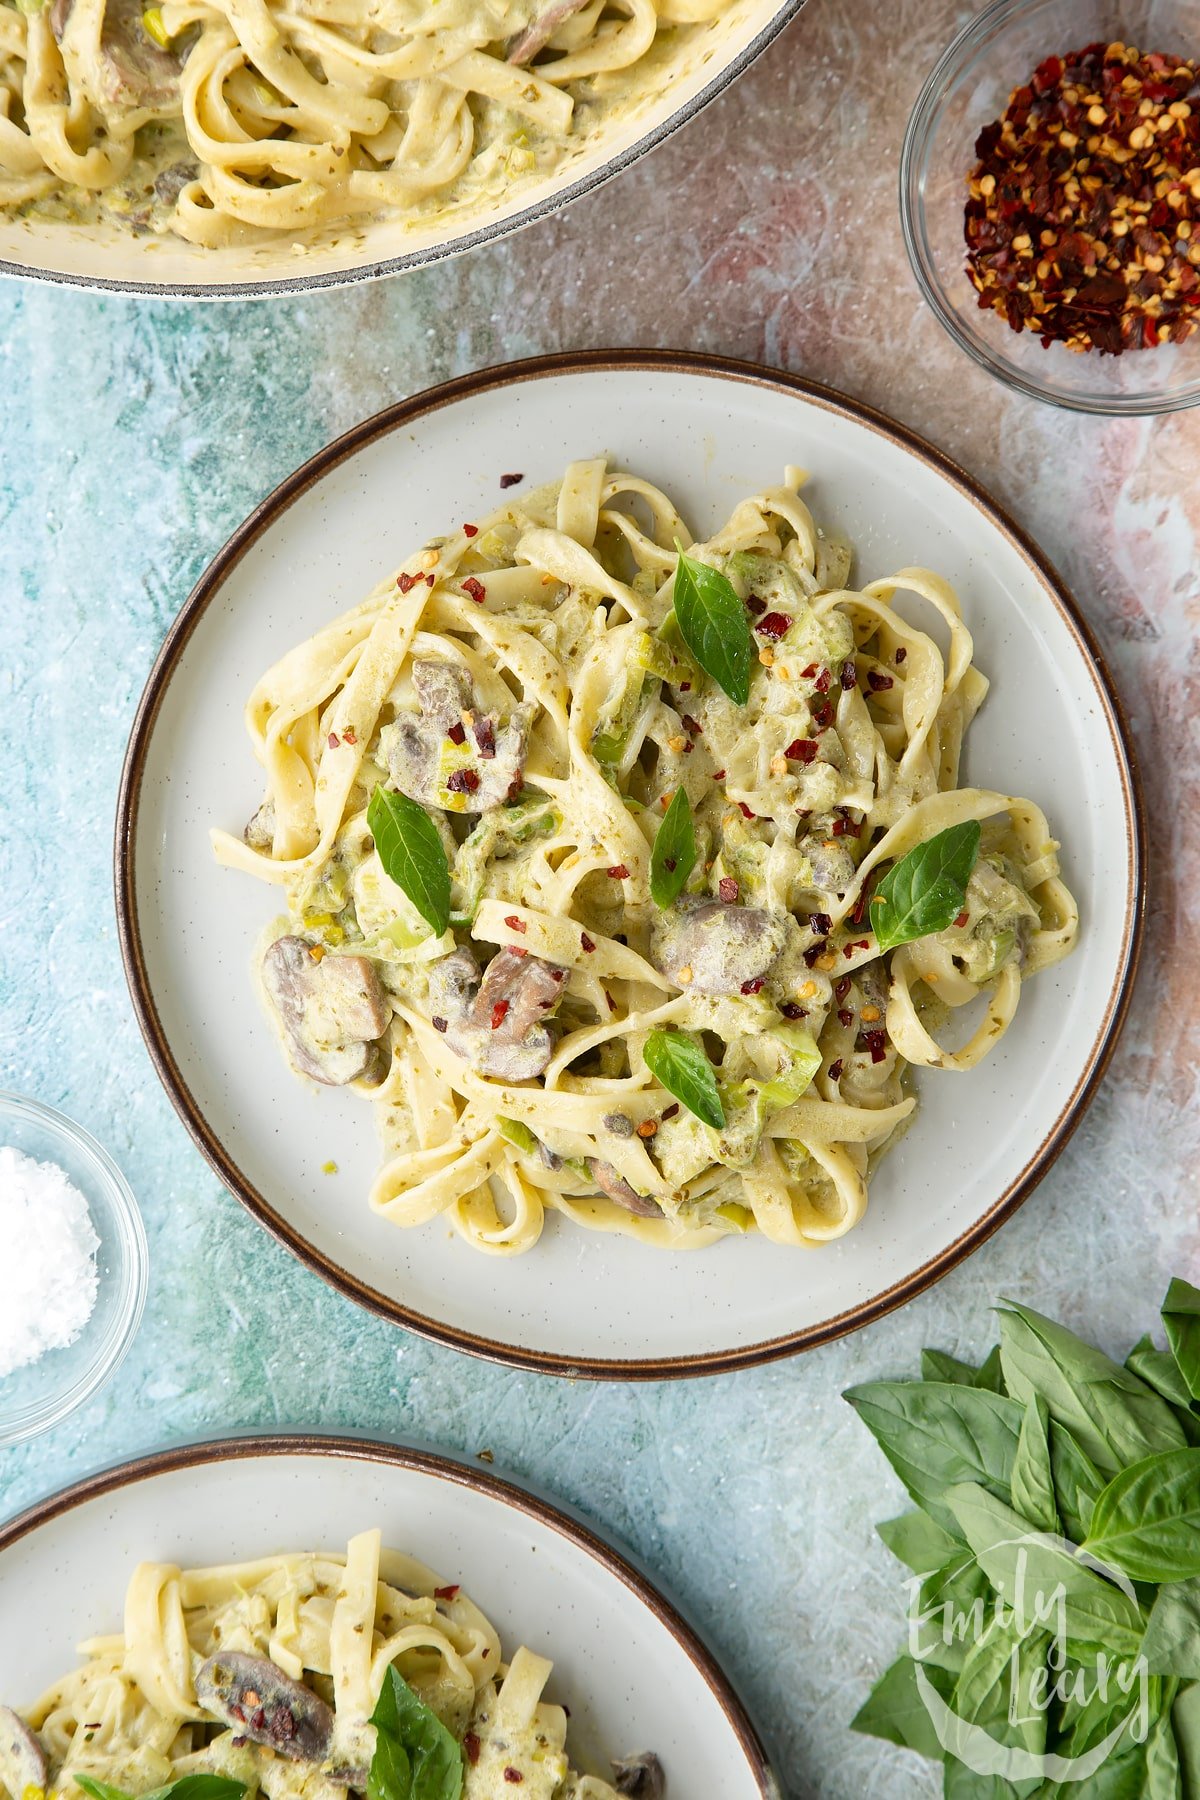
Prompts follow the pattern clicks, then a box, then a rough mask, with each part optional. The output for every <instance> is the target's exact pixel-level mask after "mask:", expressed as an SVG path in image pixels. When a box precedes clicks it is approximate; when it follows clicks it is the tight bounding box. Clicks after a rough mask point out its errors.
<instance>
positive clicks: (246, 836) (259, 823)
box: [155, 183, 275, 850]
mask: <svg viewBox="0 0 1200 1800" xmlns="http://www.w3.org/2000/svg"><path fill="white" fill-rule="evenodd" d="M155 185H156V186H157V183H155ZM242 842H243V843H246V844H249V846H250V848H251V849H252V850H270V849H271V848H272V847H273V846H274V843H275V802H274V801H273V800H264V801H263V803H262V805H261V806H260V807H259V809H258V811H257V812H256V813H254V814H253V816H252V817H251V818H249V819H247V821H246V826H245V830H244V831H243V832H242Z"/></svg>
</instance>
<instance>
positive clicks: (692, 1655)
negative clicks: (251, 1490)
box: [0, 1432, 780, 1800]
mask: <svg viewBox="0 0 1200 1800" xmlns="http://www.w3.org/2000/svg"><path fill="white" fill-rule="evenodd" d="M261 1456H336V1457H343V1458H345V1459H346V1460H347V1461H354V1460H366V1461H368V1462H376V1463H386V1464H390V1465H392V1466H394V1467H398V1468H402V1469H408V1470H412V1471H415V1472H416V1473H418V1474H421V1475H429V1476H432V1477H434V1478H435V1479H436V1480H439V1481H450V1482H453V1483H454V1484H455V1485H456V1486H457V1487H465V1488H468V1489H471V1490H473V1491H474V1492H476V1493H482V1494H485V1495H486V1496H487V1497H488V1498H489V1499H492V1500H498V1501H500V1502H501V1504H503V1505H505V1506H508V1507H511V1508H513V1509H514V1510H515V1511H517V1512H521V1513H525V1514H526V1515H527V1516H529V1517H531V1518H534V1519H536V1520H537V1521H538V1523H539V1524H541V1525H544V1526H546V1527H547V1528H548V1529H549V1530H551V1531H554V1532H556V1533H557V1534H558V1536H559V1537H562V1538H565V1539H567V1541H568V1542H569V1543H571V1544H573V1545H575V1546H576V1547H577V1548H578V1549H581V1550H583V1551H584V1552H585V1554H586V1555H588V1556H590V1557H591V1558H592V1560H593V1561H594V1562H598V1563H599V1564H600V1565H601V1567H602V1568H603V1569H605V1570H606V1571H607V1573H608V1574H610V1575H614V1576H616V1578H617V1580H618V1581H620V1583H621V1585H622V1586H623V1587H624V1588H626V1589H627V1590H628V1591H629V1592H630V1593H632V1594H633V1595H634V1596H635V1598H637V1599H638V1600H640V1601H641V1602H642V1604H643V1605H644V1606H645V1607H647V1608H648V1610H649V1611H650V1612H651V1613H653V1615H654V1617H655V1618H656V1619H657V1620H658V1622H659V1624H660V1625H662V1626H663V1627H664V1628H665V1630H667V1631H669V1632H670V1634H671V1636H672V1637H673V1638H674V1639H675V1641H676V1643H677V1644H678V1645H679V1647H680V1649H681V1650H682V1651H683V1652H684V1654H685V1656H687V1658H688V1660H689V1661H690V1662H691V1663H692V1664H694V1666H695V1667H696V1668H697V1669H698V1670H699V1672H700V1674H701V1675H702V1676H703V1677H704V1680H705V1682H706V1683H707V1685H708V1688H709V1690H710V1692H711V1693H712V1695H713V1698H714V1699H715V1700H716V1702H717V1704H718V1705H719V1706H720V1708H721V1711H722V1712H723V1713H724V1715H725V1717H726V1719H727V1720H728V1722H729V1724H730V1726H731V1728H732V1730H733V1733H734V1735H735V1737H736V1738H737V1740H738V1744H739V1747H740V1748H741V1750H742V1752H743V1754H744V1756H745V1758H746V1761H747V1763H748V1765H749V1767H750V1771H751V1773H752V1775H753V1776H754V1779H755V1781H756V1782H757V1783H758V1787H759V1791H760V1793H761V1794H762V1796H763V1800H779V1794H780V1789H779V1786H778V1783H777V1781H776V1778H775V1776H774V1774H773V1772H772V1770H771V1765H770V1762H769V1761H768V1758H767V1752H766V1747H765V1745H764V1744H763V1741H762V1739H761V1738H760V1736H759V1734H758V1730H757V1728H756V1727H755V1725H754V1722H753V1720H752V1719H751V1717H750V1714H749V1713H748V1711H747V1710H746V1707H745V1706H744V1705H743V1703H742V1701H741V1700H740V1699H739V1697H738V1695H737V1692H736V1691H735V1689H734V1687H733V1684H732V1682H731V1681H730V1680H729V1678H728V1676H727V1675H726V1674H725V1673H724V1672H723V1670H722V1669H721V1667H720V1665H719V1664H718V1662H717V1660H716V1658H715V1657H714V1656H713V1654H712V1652H711V1651H710V1650H709V1648H708V1646H707V1645H706V1644H705V1643H704V1641H703V1639H702V1638H701V1637H700V1635H699V1633H698V1632H697V1631H696V1630H695V1629H694V1628H693V1627H692V1626H691V1625H690V1624H689V1623H688V1621H687V1620H686V1619H685V1618H684V1617H683V1615H682V1614H681V1613H680V1612H679V1611H678V1610H677V1609H676V1607H675V1606H674V1605H673V1604H672V1602H671V1601H670V1600H668V1599H667V1598H666V1596H665V1595H663V1594H661V1593H660V1592H659V1590H658V1588H657V1587H656V1586H655V1585H654V1583H653V1581H652V1580H651V1579H650V1577H649V1575H647V1574H645V1573H643V1571H642V1570H641V1569H640V1568H639V1567H638V1566H637V1565H636V1563H635V1562H634V1561H633V1560H632V1559H631V1558H630V1557H629V1555H628V1554H627V1553H626V1552H624V1551H622V1550H618V1549H616V1548H615V1547H614V1546H613V1545H612V1544H610V1543H608V1542H607V1541H606V1540H605V1539H604V1538H603V1537H601V1536H600V1534H599V1533H598V1532H597V1530H596V1529H595V1527H594V1526H593V1525H592V1524H591V1523H590V1522H589V1521H587V1520H586V1519H584V1518H583V1517H582V1515H580V1514H578V1513H576V1512H574V1511H573V1510H567V1509H566V1508H564V1507H562V1506H560V1505H556V1504H552V1503H551V1502H550V1501H549V1500H544V1499H543V1498H542V1497H541V1496H540V1495H539V1494H533V1493H529V1492H528V1491H527V1490H526V1489H524V1488H522V1487H519V1486H517V1485H515V1484H514V1483H513V1482H510V1481H508V1480H506V1479H505V1478H504V1477H503V1476H500V1475H493V1474H491V1473H490V1472H488V1471H485V1470H483V1469H477V1468H474V1467H472V1466H471V1464H469V1463H465V1462H460V1461H458V1460H457V1459H456V1458H454V1457H450V1456H445V1455H442V1454H440V1453H438V1452H435V1451H430V1450H418V1449H415V1448H411V1447H410V1446H408V1445H404V1444H393V1443H390V1442H388V1441H387V1440H380V1439H373V1438H359V1437H341V1436H340V1435H338V1434H336V1433H333V1432H280V1433H253V1434H251V1435H249V1436H246V1437H229V1438H209V1439H205V1440H204V1441H202V1442H200V1443H195V1444H181V1445H177V1446H174V1447H172V1448H171V1449H169V1450H156V1451H152V1452H150V1453H149V1454H148V1455H145V1456H137V1457H133V1458H132V1459H131V1460H130V1461H128V1462H124V1463H117V1464H115V1465H114V1466H113V1467H111V1468H108V1469H102V1470H100V1471H98V1472H97V1473H96V1474H93V1475H86V1476H84V1477H83V1478H82V1480H80V1481H76V1482H73V1483H72V1484H71V1486H70V1487H66V1488H61V1489H60V1490H59V1491H58V1492H57V1493H55V1494H50V1495H47V1497H46V1498H45V1499H43V1500H38V1501H35V1502H34V1504H33V1505H32V1506H30V1507H27V1508H26V1509H25V1510H24V1511H23V1512H20V1513H18V1514H17V1515H16V1517H15V1518H13V1519H9V1520H8V1521H7V1522H6V1523H4V1524H3V1525H0V1555H3V1554H4V1552H5V1551H7V1550H10V1549H12V1548H13V1546H14V1545H15V1544H17V1543H19V1542H20V1541H21V1540H22V1539H23V1538H26V1537H28V1536H30V1534H31V1533H32V1532H34V1531H36V1530H38V1529H39V1528H40V1527H41V1526H43V1525H48V1524H50V1523H51V1522H52V1521H54V1520H55V1519H58V1518H61V1517H62V1516H63V1514H64V1513H68V1512H72V1511H73V1510H74V1509H75V1508H76V1507H77V1506H82V1505H84V1504H85V1503H86V1502H88V1501H90V1500H98V1499H102V1498H104V1496H106V1495H108V1494H115V1493H119V1492H120V1491H121V1489H123V1488H126V1487H131V1486H133V1484H134V1483H135V1482H140V1481H149V1480H152V1479H153V1478H154V1477H155V1476H157V1475H173V1474H178V1473H180V1472H181V1471H184V1470H187V1469H191V1468H196V1467H199V1466H202V1465H203V1466H207V1465H209V1464H219V1463H223V1462H243V1461H245V1462H248V1461H250V1460H252V1459H253V1458H255V1457H261Z"/></svg>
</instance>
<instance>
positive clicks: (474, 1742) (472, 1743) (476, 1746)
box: [463, 1731, 483, 1768]
mask: <svg viewBox="0 0 1200 1800" xmlns="http://www.w3.org/2000/svg"><path fill="white" fill-rule="evenodd" d="M482 1748H483V1745H482V1744H481V1743H480V1742H479V1739H478V1738H477V1737H476V1735H475V1733H474V1732H473V1731H465V1732H464V1733H463V1749H464V1750H465V1751H466V1753H467V1761H468V1762H469V1763H470V1765H471V1767H472V1768H474V1767H475V1764H476V1763H477V1762H478V1761H479V1752H480V1750H482Z"/></svg>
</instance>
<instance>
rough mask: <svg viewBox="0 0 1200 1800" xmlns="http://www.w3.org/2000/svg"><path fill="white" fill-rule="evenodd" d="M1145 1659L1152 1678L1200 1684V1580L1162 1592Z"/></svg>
mask: <svg viewBox="0 0 1200 1800" xmlns="http://www.w3.org/2000/svg"><path fill="white" fill-rule="evenodd" d="M1142 1655H1143V1656H1144V1657H1145V1658H1146V1665H1147V1667H1148V1668H1149V1670H1150V1673H1151V1674H1152V1675H1182V1676H1183V1677H1184V1678H1185V1679H1186V1680H1188V1681H1200V1580H1197V1579H1195V1578H1193V1579H1192V1580H1190V1581H1170V1582H1167V1583H1166V1585H1165V1586H1163V1587H1160V1588H1159V1590H1158V1592H1157V1594H1155V1596H1154V1605H1153V1606H1152V1607H1151V1608H1150V1618H1149V1621H1148V1623H1147V1625H1146V1635H1145V1637H1144V1638H1143V1639H1142Z"/></svg>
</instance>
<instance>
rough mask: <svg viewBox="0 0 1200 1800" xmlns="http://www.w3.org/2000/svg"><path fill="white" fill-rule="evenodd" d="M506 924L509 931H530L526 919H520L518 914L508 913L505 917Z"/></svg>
mask: <svg viewBox="0 0 1200 1800" xmlns="http://www.w3.org/2000/svg"><path fill="white" fill-rule="evenodd" d="M504 923H505V924H506V925H507V926H508V929H509V930H510V931H520V932H526V931H528V930H529V927H528V925H527V924H526V923H525V921H524V919H518V917H517V915H516V913H508V914H507V915H506V917H505V920H504Z"/></svg>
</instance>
